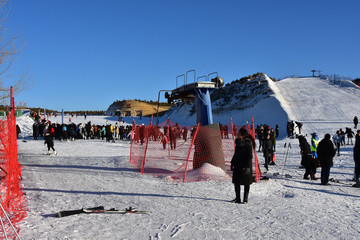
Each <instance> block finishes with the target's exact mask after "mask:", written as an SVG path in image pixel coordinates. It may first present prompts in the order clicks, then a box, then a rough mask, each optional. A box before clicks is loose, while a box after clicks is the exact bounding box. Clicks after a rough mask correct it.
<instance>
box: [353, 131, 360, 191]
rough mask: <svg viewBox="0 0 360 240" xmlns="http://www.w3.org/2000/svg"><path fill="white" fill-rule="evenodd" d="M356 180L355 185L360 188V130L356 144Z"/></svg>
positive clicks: (356, 137)
mask: <svg viewBox="0 0 360 240" xmlns="http://www.w3.org/2000/svg"><path fill="white" fill-rule="evenodd" d="M353 154H354V162H355V181H356V183H355V184H354V185H353V187H358V188H360V130H357V133H356V136H355V146H354V152H353Z"/></svg>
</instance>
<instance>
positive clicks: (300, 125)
mask: <svg viewBox="0 0 360 240" xmlns="http://www.w3.org/2000/svg"><path fill="white" fill-rule="evenodd" d="M295 124H296V126H297V128H298V129H299V135H301V128H302V126H303V124H302V122H297V121H295Z"/></svg>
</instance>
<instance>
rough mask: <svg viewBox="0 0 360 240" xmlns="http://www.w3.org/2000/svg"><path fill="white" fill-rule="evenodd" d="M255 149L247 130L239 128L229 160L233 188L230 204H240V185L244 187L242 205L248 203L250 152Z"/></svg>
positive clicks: (250, 178) (250, 175)
mask: <svg viewBox="0 0 360 240" xmlns="http://www.w3.org/2000/svg"><path fill="white" fill-rule="evenodd" d="M253 149H255V140H254V139H253V138H252V137H251V136H250V135H249V134H248V132H247V130H246V129H244V128H241V129H240V131H239V134H238V137H237V138H236V140H235V153H234V156H233V157H232V159H231V171H233V177H232V182H233V184H234V186H235V195H236V197H235V199H234V200H232V201H231V202H235V203H241V197H240V191H241V187H240V186H241V185H244V198H243V203H247V202H248V196H249V191H250V185H251V184H252V181H253V179H252V178H253V176H252V151H253Z"/></svg>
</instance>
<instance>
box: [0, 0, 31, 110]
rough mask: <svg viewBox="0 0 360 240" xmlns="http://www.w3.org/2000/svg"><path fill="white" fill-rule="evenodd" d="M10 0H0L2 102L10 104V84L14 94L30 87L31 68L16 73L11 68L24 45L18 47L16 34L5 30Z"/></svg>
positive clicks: (0, 96) (0, 82)
mask: <svg viewBox="0 0 360 240" xmlns="http://www.w3.org/2000/svg"><path fill="white" fill-rule="evenodd" d="M8 5H9V0H0V104H5V105H6V104H8V98H9V96H10V86H9V83H8V82H9V81H11V82H12V83H11V85H12V86H13V90H14V95H16V94H18V93H20V92H21V91H23V90H25V89H27V88H29V87H30V85H31V84H30V78H29V77H28V76H29V70H26V71H24V72H21V73H19V72H17V71H15V72H17V73H16V75H17V76H14V75H12V74H11V73H10V72H11V71H10V70H12V66H13V63H14V61H15V60H16V57H18V56H19V55H20V52H21V50H22V48H23V47H24V45H25V44H22V47H18V45H17V40H18V39H17V38H16V37H15V36H9V34H8V33H7V32H6V31H5V27H4V23H5V20H6V18H7V16H8V13H9V9H8Z"/></svg>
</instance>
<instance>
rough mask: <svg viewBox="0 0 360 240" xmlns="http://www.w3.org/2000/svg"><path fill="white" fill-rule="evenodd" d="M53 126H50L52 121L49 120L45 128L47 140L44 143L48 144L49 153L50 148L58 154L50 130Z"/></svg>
mask: <svg viewBox="0 0 360 240" xmlns="http://www.w3.org/2000/svg"><path fill="white" fill-rule="evenodd" d="M50 128H51V126H50V123H49V122H48V123H47V124H46V126H45V129H44V138H45V142H44V144H46V145H47V148H48V154H50V148H51V149H52V150H53V154H54V155H56V151H55V148H54V141H53V137H52V136H51V134H50V132H51V130H50Z"/></svg>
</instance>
